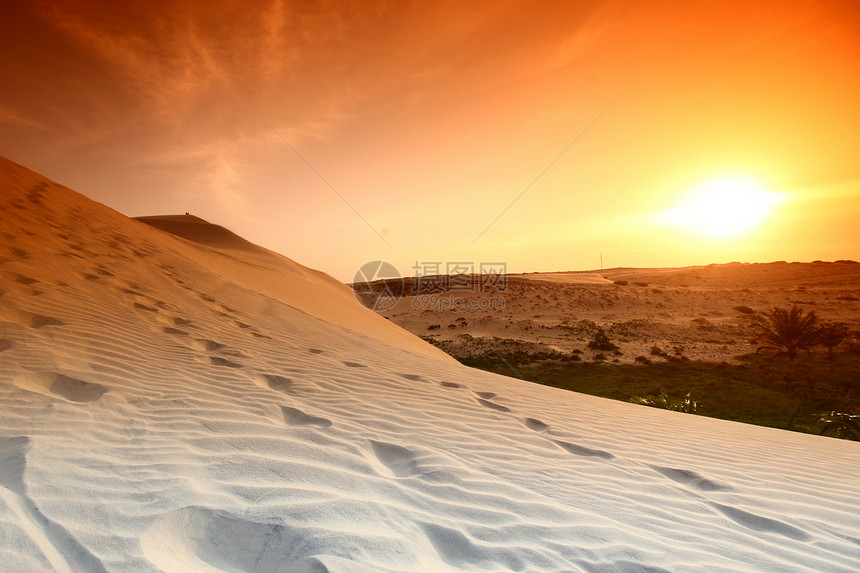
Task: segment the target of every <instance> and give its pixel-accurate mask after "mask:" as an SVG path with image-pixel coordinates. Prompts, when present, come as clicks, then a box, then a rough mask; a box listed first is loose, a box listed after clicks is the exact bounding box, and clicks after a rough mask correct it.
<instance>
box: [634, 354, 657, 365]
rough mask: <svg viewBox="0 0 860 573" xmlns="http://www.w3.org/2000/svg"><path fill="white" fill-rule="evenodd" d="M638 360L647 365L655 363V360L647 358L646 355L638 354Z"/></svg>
mask: <svg viewBox="0 0 860 573" xmlns="http://www.w3.org/2000/svg"><path fill="white" fill-rule="evenodd" d="M636 362H640V363H642V364H644V365H645V366H648V365H650V364H654V362H652V361H651V359H650V358H647V357H645V356H637V357H636Z"/></svg>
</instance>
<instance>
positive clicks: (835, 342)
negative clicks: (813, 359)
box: [817, 322, 848, 360]
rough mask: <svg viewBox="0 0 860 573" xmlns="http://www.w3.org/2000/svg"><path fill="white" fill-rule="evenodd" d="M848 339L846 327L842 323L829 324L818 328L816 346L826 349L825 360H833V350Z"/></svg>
mask: <svg viewBox="0 0 860 573" xmlns="http://www.w3.org/2000/svg"><path fill="white" fill-rule="evenodd" d="M846 338H848V325H847V324H845V323H844V322H829V323H827V324H822V325H821V326H819V327H818V336H817V339H818V344H820V345H822V346H824V347H825V348H827V359H828V360H833V349H834V348H836V347H837V346H839V345H840V344H841V343H842V341H843V340H845V339H846Z"/></svg>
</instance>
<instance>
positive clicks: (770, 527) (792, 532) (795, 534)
mask: <svg viewBox="0 0 860 573" xmlns="http://www.w3.org/2000/svg"><path fill="white" fill-rule="evenodd" d="M709 505H710V506H711V507H713V508H715V509H716V510H717V511H719V512H720V513H722V514H723V515H725V516H726V517H728V518H729V519H731V520H732V521H734V522H735V523H737V524H738V525H742V526H743V527H746V528H747V529H752V530H753V531H763V532H765V533H777V534H779V535H784V536H785V537H788V538H790V539H795V540H797V541H809V540H810V539H812V537H811V536H810V535H809V534H808V533H806V532H805V531H803V530H801V529H798V528H797V527H794V526H793V525H789V524H787V523H783V522H782V521H777V520H775V519H771V518H769V517H762V516H760V515H756V514H754V513H750V512H748V511H744V510H742V509H738V508H736V507H731V506H728V505H723V504H721V503H710V504H709Z"/></svg>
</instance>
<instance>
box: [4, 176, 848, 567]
mask: <svg viewBox="0 0 860 573" xmlns="http://www.w3.org/2000/svg"><path fill="white" fill-rule="evenodd" d="M0 208H2V211H0V213H2V215H0V217H2V220H0V221H2V227H0V570H3V571H45V570H57V571H103V570H108V571H135V572H138V571H159V570H162V571H177V572H188V571H292V572H296V571H298V572H321V571H344V572H364V571H368V572H369V571H392V572H403V571H434V572H435V571H455V570H471V571H628V572H632V571H663V570H667V571H857V570H860V478H858V468H860V445H858V444H857V443H850V442H844V441H840V440H834V439H826V438H820V437H817V436H809V435H802V434H794V433H789V432H784V431H778V430H771V429H766V428H760V427H753V426H747V425H742V424H737V423H731V422H725V421H719V420H713V419H707V418H702V417H696V416H689V415H684V414H678V413H674V412H668V411H660V410H655V409H650V408H646V407H640V406H634V405H630V404H624V403H621V402H613V401H609V400H604V399H600V398H594V397H589V396H584V395H579V394H574V393H569V392H565V391H562V390H556V389H551V388H546V387H538V386H535V385H532V384H528V383H525V382H521V381H519V380H515V379H511V378H505V377H502V376H497V375H493V374H489V373H485V372H479V371H475V370H471V369H468V368H465V367H462V366H460V365H458V364H456V363H454V362H452V361H451V360H449V359H446V358H445V357H440V356H439V353H438V352H437V351H435V350H434V349H432V348H431V347H429V346H427V345H425V344H423V343H422V342H421V341H419V340H418V339H416V338H414V337H412V336H411V335H408V334H406V333H405V332H403V331H401V330H400V329H398V328H397V327H395V326H394V325H392V324H390V323H388V321H385V320H384V319H382V318H379V317H377V316H375V315H374V314H372V313H371V312H370V311H367V310H365V309H363V308H361V307H360V306H358V305H357V304H355V303H353V302H350V300H349V298H348V296H347V295H348V291H346V290H345V289H342V288H340V287H339V285H337V283H336V282H335V281H333V280H332V279H329V278H328V277H326V276H325V275H322V274H320V273H315V272H313V271H309V270H307V269H304V268H302V267H300V266H299V265H296V264H295V263H292V262H291V261H288V260H287V259H278V261H279V264H277V265H276V264H273V263H271V262H265V261H263V260H262V259H261V257H260V256H257V255H260V253H256V254H253V253H249V252H247V251H246V252H245V254H243V251H242V250H241V249H233V250H230V249H229V248H226V247H224V245H221V249H222V250H217V249H215V248H213V247H206V246H202V245H195V244H192V243H190V242H189V241H187V240H183V239H178V238H175V237H173V236H170V235H168V234H166V233H164V232H162V231H159V230H156V229H153V228H151V227H150V226H147V225H145V224H143V223H140V222H136V221H132V220H129V219H127V218H125V217H123V216H122V215H119V214H118V213H116V212H114V211H111V210H110V209H107V208H105V207H104V206H101V205H98V204H95V203H93V202H91V201H89V200H87V199H86V198H84V197H82V196H80V195H77V194H75V193H73V192H71V191H69V190H67V189H64V188H62V187H60V186H58V185H55V184H53V183H50V182H47V181H45V180H44V179H42V178H41V177H39V176H37V175H35V174H32V173H30V172H27V171H26V170H24V169H23V168H20V167H18V166H15V165H14V164H11V163H8V162H5V161H0ZM267 257H268V255H266V257H263V258H267ZM269 261H271V259H269ZM382 327H385V328H384V329H383V328H382ZM380 338H383V339H384V340H380Z"/></svg>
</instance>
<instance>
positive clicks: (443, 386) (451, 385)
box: [439, 382, 462, 388]
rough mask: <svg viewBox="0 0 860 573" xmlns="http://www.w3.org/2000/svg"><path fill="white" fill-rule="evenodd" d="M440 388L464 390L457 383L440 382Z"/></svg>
mask: <svg viewBox="0 0 860 573" xmlns="http://www.w3.org/2000/svg"><path fill="white" fill-rule="evenodd" d="M439 386H441V387H442V388H462V386H461V385H460V384H457V383H456V382H440V383H439Z"/></svg>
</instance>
